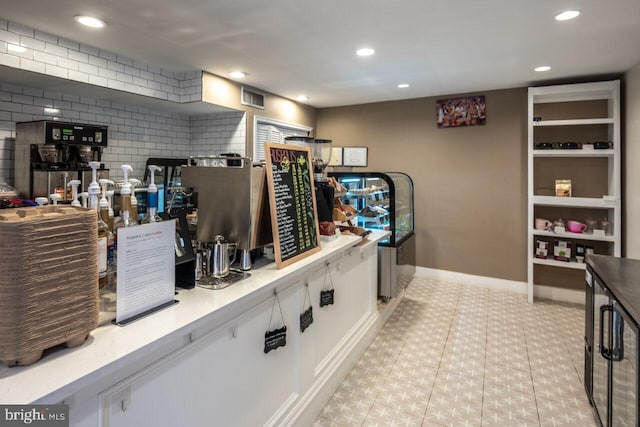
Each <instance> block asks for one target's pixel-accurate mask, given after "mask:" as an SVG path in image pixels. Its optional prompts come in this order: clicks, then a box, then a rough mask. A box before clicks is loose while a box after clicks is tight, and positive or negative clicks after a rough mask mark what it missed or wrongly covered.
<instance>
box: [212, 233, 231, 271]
mask: <svg viewBox="0 0 640 427" xmlns="http://www.w3.org/2000/svg"><path fill="white" fill-rule="evenodd" d="M214 240H215V242H214V243H213V249H212V251H211V258H210V264H209V265H210V270H209V271H210V272H211V276H213V277H216V278H220V277H225V276H227V275H228V274H229V268H230V266H231V264H233V263H234V262H235V260H236V246H237V243H229V242H226V241H225V239H224V237H223V236H220V235H217V236H216V237H215V239H214ZM230 248H233V254H232V256H231V257H230V255H229V250H230ZM230 258H231V259H230Z"/></svg>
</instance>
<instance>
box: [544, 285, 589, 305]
mask: <svg viewBox="0 0 640 427" xmlns="http://www.w3.org/2000/svg"><path fill="white" fill-rule="evenodd" d="M533 297H534V301H535V298H544V299H550V300H554V301H563V302H570V303H573V304H582V305H584V303H585V295H584V291H579V290H577V289H566V288H555V287H553V286H543V285H533Z"/></svg>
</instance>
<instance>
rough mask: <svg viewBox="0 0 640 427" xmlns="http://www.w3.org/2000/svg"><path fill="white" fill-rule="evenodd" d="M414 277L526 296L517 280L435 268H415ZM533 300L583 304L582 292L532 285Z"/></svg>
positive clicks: (525, 288) (525, 284)
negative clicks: (540, 299)
mask: <svg viewBox="0 0 640 427" xmlns="http://www.w3.org/2000/svg"><path fill="white" fill-rule="evenodd" d="M415 277H424V278H426V279H432V280H439V281H443V282H453V283H459V284H461V285H471V286H479V287H482V288H489V289H498V290H502V291H509V292H515V293H518V294H524V295H526V294H527V282H519V281H517V280H505V279H497V278H495V277H486V276H476V275H474V274H466V273H458V272H455V271H447V270H438V269H435V268H427V267H416V274H415ZM533 295H534V297H535V298H545V299H550V300H554V301H563V302H570V303H574V304H584V291H579V290H574V289H565V288H556V287H553V286H543V285H534V286H533Z"/></svg>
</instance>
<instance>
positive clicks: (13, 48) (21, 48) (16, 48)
mask: <svg viewBox="0 0 640 427" xmlns="http://www.w3.org/2000/svg"><path fill="white" fill-rule="evenodd" d="M7 49H8V50H9V51H10V52H17V53H21V52H26V50H27V48H26V47H24V46H20V45H17V44H11V43H9V44H7Z"/></svg>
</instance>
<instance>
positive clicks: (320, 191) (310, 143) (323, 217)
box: [284, 136, 334, 222]
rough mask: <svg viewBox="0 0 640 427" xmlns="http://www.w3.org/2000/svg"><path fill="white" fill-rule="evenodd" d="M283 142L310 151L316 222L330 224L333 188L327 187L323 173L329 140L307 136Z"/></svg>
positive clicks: (325, 166) (327, 179)
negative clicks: (316, 210) (316, 213)
mask: <svg viewBox="0 0 640 427" xmlns="http://www.w3.org/2000/svg"><path fill="white" fill-rule="evenodd" d="M284 140H285V143H287V144H292V145H300V146H303V147H307V148H309V150H310V151H311V162H312V163H313V181H314V184H315V192H316V207H317V209H318V222H332V221H333V200H334V188H333V187H332V186H331V185H329V178H328V177H327V173H326V172H325V170H326V169H327V166H328V165H329V161H330V160H331V143H332V141H331V140H330V139H316V138H312V137H309V136H288V137H286V138H285V139H284Z"/></svg>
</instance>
